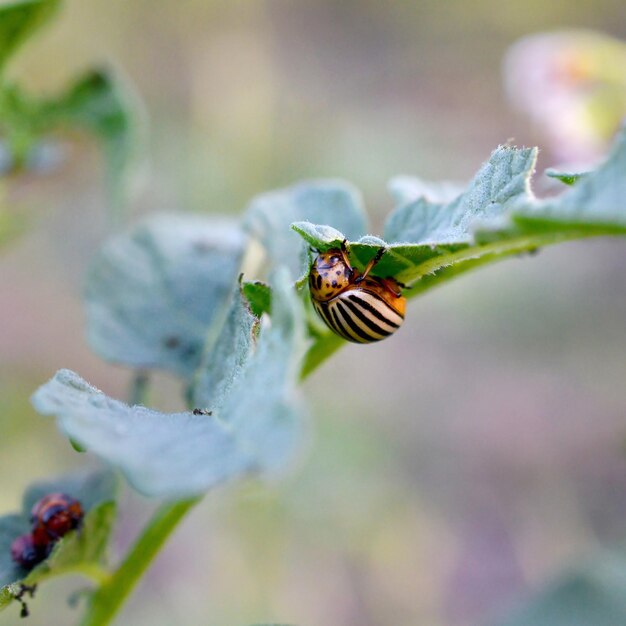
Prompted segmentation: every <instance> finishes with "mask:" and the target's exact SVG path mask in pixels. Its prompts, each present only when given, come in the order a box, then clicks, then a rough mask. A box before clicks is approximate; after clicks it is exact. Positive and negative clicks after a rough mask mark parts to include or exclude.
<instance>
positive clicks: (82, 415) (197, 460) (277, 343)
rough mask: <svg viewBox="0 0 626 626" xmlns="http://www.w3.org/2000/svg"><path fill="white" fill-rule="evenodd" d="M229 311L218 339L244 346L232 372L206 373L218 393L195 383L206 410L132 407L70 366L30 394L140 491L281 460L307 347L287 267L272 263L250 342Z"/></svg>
mask: <svg viewBox="0 0 626 626" xmlns="http://www.w3.org/2000/svg"><path fill="white" fill-rule="evenodd" d="M241 310H242V309H240V311H241ZM231 317H232V315H231V316H228V317H227V320H226V324H225V326H224V334H225V338H224V339H221V338H220V339H218V344H219V345H221V344H222V343H223V344H224V345H228V344H230V345H231V346H235V348H233V349H237V350H241V351H242V353H241V354H238V355H237V357H236V358H235V359H232V360H230V361H228V367H229V368H231V370H233V374H232V375H230V376H226V375H224V376H223V377H222V378H221V379H219V380H217V382H213V383H211V385H210V386H209V390H213V391H212V393H214V394H215V396H214V397H213V398H212V397H206V402H205V401H204V397H203V394H206V395H207V396H211V395H212V393H211V392H210V393H208V394H207V392H206V390H204V391H203V390H202V389H199V388H196V389H194V390H192V395H193V396H194V397H196V398H201V399H202V401H203V402H202V403H203V404H205V405H208V406H207V407H206V408H208V409H210V410H212V415H204V414H199V415H195V414H194V413H193V412H183V413H174V414H164V413H159V412H157V411H154V410H152V409H148V408H145V407H142V406H133V407H130V406H128V405H127V404H124V403H123V402H120V401H118V400H113V399H112V398H109V397H107V396H106V395H105V394H103V393H102V392H101V391H98V390H97V389H95V388H94V387H92V386H90V385H88V384H87V383H86V382H85V381H84V380H83V379H81V378H80V377H79V376H78V375H77V374H74V373H73V372H70V371H68V370H61V371H59V372H58V373H57V374H56V376H55V377H54V378H53V379H52V380H50V381H49V382H48V383H46V384H45V385H43V386H42V387H41V388H40V389H39V390H38V391H37V392H36V393H35V394H34V396H33V399H32V400H33V404H34V406H35V408H36V409H37V410H38V411H40V412H41V413H43V414H45V415H55V416H57V418H58V422H59V426H60V428H61V430H62V431H63V432H65V433H66V434H67V435H68V437H71V438H73V439H75V440H76V441H77V442H79V444H81V445H82V446H84V447H85V448H87V450H89V451H91V452H93V453H95V454H97V455H99V456H100V457H102V458H103V459H105V460H106V461H108V462H109V463H110V464H112V465H114V466H117V467H119V468H120V469H121V470H122V471H123V473H124V474H125V476H126V477H127V479H128V480H129V482H130V483H131V484H132V485H133V486H134V487H135V488H136V489H138V490H139V491H141V492H142V493H145V494H147V495H153V496H164V497H177V498H179V497H183V496H187V495H196V494H200V493H202V492H204V491H206V490H208V489H209V488H211V487H212V486H214V485H216V484H219V483H221V482H223V481H226V480H230V479H233V478H236V477H241V476H243V475H246V474H250V473H257V472H268V471H273V470H277V469H280V468H281V467H282V466H283V465H284V464H285V463H286V461H287V460H288V459H289V458H291V455H292V454H293V451H294V446H295V443H296V441H297V440H298V438H299V432H300V419H299V403H298V398H297V396H296V395H295V384H296V380H297V375H298V368H299V365H300V360H301V357H302V355H303V352H304V322H303V312H302V305H301V303H300V300H299V298H298V297H297V294H296V293H295V291H294V289H293V286H292V283H291V281H290V280H289V276H288V275H287V274H285V273H284V272H279V273H278V274H277V275H276V277H275V281H274V282H273V284H272V312H271V324H262V327H261V329H260V332H259V336H258V339H256V342H254V341H253V340H251V338H250V324H249V323H246V324H243V327H242V326H239V327H238V328H237V325H236V324H234V323H229V320H230V318H231ZM234 333H241V334H242V335H243V336H241V337H233V336H232V335H233V334H234ZM253 348H254V350H253ZM250 352H252V354H250ZM203 379H204V377H203V376H200V378H199V380H200V381H202V380H203ZM211 380H212V381H215V380H216V379H215V377H213V378H212V379H211ZM215 389H218V390H219V391H214V390H215ZM199 408H200V407H199ZM201 408H205V407H204V406H203V407H201Z"/></svg>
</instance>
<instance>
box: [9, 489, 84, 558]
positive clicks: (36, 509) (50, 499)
mask: <svg viewBox="0 0 626 626" xmlns="http://www.w3.org/2000/svg"><path fill="white" fill-rule="evenodd" d="M83 515H84V513H83V508H82V506H81V504H80V502H79V501H78V500H75V499H74V498H71V497H70V496H68V495H66V494H64V493H50V494H48V495H46V496H44V497H43V498H41V499H40V500H38V501H37V502H36V503H35V505H34V506H33V508H32V511H31V518H30V521H31V532H30V533H29V534H27V535H22V536H20V537H18V538H17V539H15V541H13V543H12V544H11V557H12V558H13V560H14V561H15V562H16V563H17V564H18V565H20V566H21V567H23V568H24V569H28V570H30V569H32V568H33V567H35V565H37V564H38V563H41V561H43V560H44V559H45V558H46V557H47V556H48V555H49V554H50V552H51V551H52V548H53V547H54V545H55V544H56V542H57V541H58V540H59V539H61V537H63V536H65V535H66V534H67V533H68V532H70V531H71V530H75V529H77V528H79V527H80V525H81V522H82V520H83Z"/></svg>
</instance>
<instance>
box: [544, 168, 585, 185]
mask: <svg viewBox="0 0 626 626" xmlns="http://www.w3.org/2000/svg"><path fill="white" fill-rule="evenodd" d="M545 174H546V176H548V177H549V178H556V179H557V180H560V181H561V182H562V183H564V184H566V185H574V184H576V183H577V182H578V181H579V180H580V178H581V177H582V176H584V175H585V174H584V173H574V172H561V171H559V170H555V169H552V168H548V169H547V170H546V171H545Z"/></svg>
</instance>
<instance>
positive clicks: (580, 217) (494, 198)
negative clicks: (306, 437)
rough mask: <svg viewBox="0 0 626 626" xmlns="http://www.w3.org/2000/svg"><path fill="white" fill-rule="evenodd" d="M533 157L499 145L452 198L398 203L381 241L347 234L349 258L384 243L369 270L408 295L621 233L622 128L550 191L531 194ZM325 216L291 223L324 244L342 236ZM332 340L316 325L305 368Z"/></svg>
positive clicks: (625, 229) (624, 215) (358, 261)
mask: <svg viewBox="0 0 626 626" xmlns="http://www.w3.org/2000/svg"><path fill="white" fill-rule="evenodd" d="M535 158H536V150H532V149H518V148H512V147H508V146H504V147H500V148H498V149H497V150H495V151H494V152H493V153H492V155H491V158H490V159H489V161H488V162H487V163H485V164H484V165H483V166H482V167H481V169H480V170H479V172H478V174H477V175H476V176H475V177H474V179H473V180H472V181H471V182H470V184H469V186H468V188H467V190H466V191H465V192H464V193H462V194H460V195H458V196H457V197H455V198H454V199H453V200H452V201H450V202H447V203H446V202H435V201H432V200H429V199H427V198H426V197H425V196H424V195H422V196H420V197H418V198H417V199H415V200H413V201H411V202H409V203H408V204H407V203H404V204H401V205H400V206H399V207H398V208H397V209H396V210H395V211H393V212H392V213H391V215H390V216H389V219H388V220H387V224H386V226H385V237H386V239H387V243H386V242H384V241H382V240H381V239H378V238H375V237H361V238H360V239H358V240H356V241H355V240H350V241H349V251H350V252H349V254H350V260H351V262H352V263H353V265H355V266H356V267H358V268H359V269H362V268H363V267H364V266H365V264H366V263H367V262H368V261H369V260H370V259H371V258H373V256H374V255H375V254H376V251H377V250H378V249H379V248H380V247H381V246H385V247H386V248H387V250H386V252H385V254H384V256H383V257H382V259H381V261H380V263H378V265H376V267H375V268H374V269H373V270H372V275H374V276H379V277H382V278H386V277H393V278H395V279H396V280H398V281H399V282H400V283H404V284H405V285H408V286H409V288H408V289H407V290H405V295H406V297H407V298H412V297H416V296H418V295H420V294H422V293H424V292H425V291H427V290H429V289H431V288H433V287H436V286H438V285H441V284H443V283H444V282H445V281H447V280H450V279H453V278H455V277H457V276H459V275H461V274H463V273H465V272H467V271H470V270H472V269H475V268H477V267H480V266H482V265H485V264H487V263H491V262H493V261H498V260H500V259H503V258H506V257H508V256H511V255H514V254H521V253H524V252H532V251H534V250H536V249H537V248H539V247H542V246H546V245H550V244H554V243H559V242H562V241H568V240H572V239H581V238H585V237H594V236H599V235H624V234H626V200H625V199H626V131H622V132H621V133H620V134H619V135H618V137H617V141H616V143H615V147H614V149H613V151H612V152H611V154H610V155H609V157H608V159H607V160H606V162H605V163H604V164H602V165H601V166H600V167H598V168H597V169H596V170H595V171H593V172H589V173H587V174H585V175H584V176H581V177H580V178H579V179H578V181H577V182H576V185H575V186H573V187H571V188H569V189H567V190H566V191H565V192H563V193H562V194H561V195H559V196H556V197H552V198H548V199H545V200H540V199H537V198H535V196H534V195H533V193H532V191H531V188H530V179H531V175H532V172H533V170H534V166H535ZM405 188H406V185H405ZM403 194H404V195H402V194H400V195H402V197H403V198H404V199H406V197H407V193H406V192H403ZM431 195H432V194H431ZM330 223H331V224H333V226H326V225H323V224H322V225H317V224H312V223H307V222H296V223H294V224H293V225H292V227H293V229H294V230H296V232H298V233H299V234H300V235H301V237H302V238H303V239H304V240H305V242H306V243H307V244H308V245H310V246H312V247H313V248H316V249H319V250H328V249H329V248H336V247H339V245H340V243H341V241H342V240H343V239H344V233H342V232H341V231H339V230H337V229H335V228H334V223H333V222H332V221H331V222H330ZM300 284H304V281H301V283H300ZM338 347H339V344H338V343H337V339H335V338H334V337H332V336H331V335H329V334H327V333H323V332H322V333H319V334H318V336H316V338H315V341H314V343H313V344H312V346H311V348H310V350H309V353H308V354H307V357H306V359H305V364H304V370H303V371H304V373H305V375H306V374H307V373H309V372H310V371H312V370H313V369H315V368H316V367H317V366H318V365H319V364H320V363H321V362H322V361H323V360H324V359H326V358H327V357H328V356H329V355H330V354H332V353H333V352H335V351H336V350H337V348H338Z"/></svg>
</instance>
